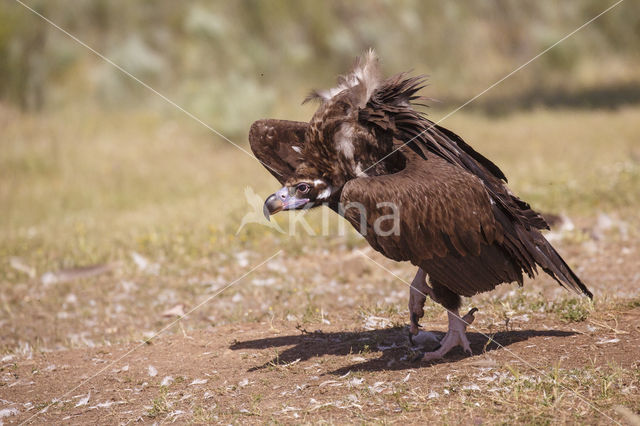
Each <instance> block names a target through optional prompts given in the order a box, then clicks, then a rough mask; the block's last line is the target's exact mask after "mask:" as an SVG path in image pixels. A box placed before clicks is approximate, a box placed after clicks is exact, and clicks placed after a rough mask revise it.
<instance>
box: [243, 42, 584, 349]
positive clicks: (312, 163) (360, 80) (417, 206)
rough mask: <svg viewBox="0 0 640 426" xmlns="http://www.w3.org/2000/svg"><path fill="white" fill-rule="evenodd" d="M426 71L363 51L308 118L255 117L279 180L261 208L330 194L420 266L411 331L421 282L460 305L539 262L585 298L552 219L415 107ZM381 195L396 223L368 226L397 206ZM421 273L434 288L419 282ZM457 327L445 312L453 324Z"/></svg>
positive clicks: (260, 148)
mask: <svg viewBox="0 0 640 426" xmlns="http://www.w3.org/2000/svg"><path fill="white" fill-rule="evenodd" d="M424 81H425V80H424V78H422V77H409V76H407V75H406V74H398V75H396V76H394V77H391V78H388V79H386V80H382V79H381V78H380V73H379V71H378V65H377V59H376V58H375V56H374V54H373V52H368V53H367V54H366V55H365V57H364V59H362V60H358V61H357V63H356V65H355V67H354V70H353V71H352V73H350V74H348V75H346V76H344V77H341V79H340V80H339V86H338V87H337V88H335V89H330V90H328V91H325V92H314V93H313V94H312V95H310V97H309V98H308V99H316V100H319V101H320V106H319V108H318V110H317V112H316V113H315V114H314V116H313V117H312V119H311V121H310V122H309V124H307V123H298V122H290V121H280V120H261V121H258V122H256V123H254V124H253V126H252V128H251V133H250V135H249V140H250V143H251V148H252V150H253V152H254V153H255V155H256V157H257V158H258V159H259V160H260V161H262V162H263V163H265V164H266V165H267V166H268V167H269V168H270V169H272V170H271V172H272V174H274V176H275V177H276V178H277V179H278V180H279V181H280V183H281V184H283V185H285V186H284V187H283V188H282V189H281V190H280V191H278V192H277V193H276V194H274V195H272V196H271V197H269V199H268V200H267V202H266V203H265V213H274V212H276V211H279V210H286V209H295V208H303V207H315V206H318V205H321V204H323V203H326V204H328V205H329V207H330V208H332V209H333V210H335V211H337V212H340V213H341V214H343V216H344V217H345V218H346V219H347V220H348V221H349V222H350V223H351V224H352V225H353V226H354V227H355V228H356V229H357V230H358V231H359V232H361V233H362V234H363V235H364V236H365V238H366V239H367V241H368V242H369V244H370V245H371V246H372V247H373V248H374V249H375V250H377V251H379V252H380V253H382V254H384V255H385V256H387V257H389V258H391V259H394V260H398V261H410V262H411V263H413V264H414V265H416V266H418V267H419V268H420V270H419V271H418V275H417V276H416V279H415V280H414V284H413V285H412V287H413V288H414V289H417V291H418V293H421V294H422V296H424V297H420V296H418V297H417V299H415V297H414V296H415V295H414V292H412V293H411V297H412V298H413V299H415V300H411V301H410V310H411V313H412V318H411V321H412V332H413V333H416V332H417V328H416V327H417V318H419V317H421V316H422V304H423V303H424V299H425V297H426V294H425V292H426V293H427V294H428V295H429V296H431V297H432V298H433V299H434V300H436V301H437V302H439V303H441V304H442V305H443V306H444V307H445V308H447V309H449V310H450V311H454V312H455V314H456V315H457V309H458V308H459V306H460V303H461V299H460V296H473V295H475V294H477V293H480V292H484V291H489V290H492V289H493V288H495V286H496V285H498V284H500V283H505V282H506V283H508V282H518V283H519V284H520V285H522V280H523V274H526V275H528V276H529V277H533V276H534V275H535V274H536V273H537V267H540V268H542V270H543V271H545V272H546V273H548V274H549V275H550V276H551V277H553V278H554V279H555V280H556V281H557V282H558V283H559V284H560V285H562V286H564V287H567V288H569V289H571V290H574V291H576V292H579V293H584V294H585V295H588V296H589V297H592V295H591V292H590V291H589V290H588V289H587V288H586V287H585V285H584V284H583V283H582V282H581V281H580V279H579V278H578V277H577V276H576V274H575V273H573V271H572V270H571V269H570V268H569V266H568V265H567V264H566V263H565V262H564V260H563V259H562V258H561V257H560V255H559V254H558V253H557V252H556V250H555V249H554V248H553V247H552V246H551V244H550V243H549V242H548V241H547V240H546V239H545V238H544V236H543V235H542V234H541V233H540V231H539V230H540V229H548V226H547V223H546V222H545V220H544V218H543V217H542V216H541V215H540V214H538V213H536V212H535V211H534V210H532V209H531V207H530V206H529V204H527V203H526V202H524V201H522V200H520V199H519V198H518V197H516V196H515V195H514V194H513V193H512V192H511V191H510V189H509V188H508V187H507V184H506V183H507V179H506V177H505V176H504V174H503V173H502V171H501V170H500V169H499V168H498V167H497V166H496V165H495V164H494V163H492V162H491V161H490V160H488V159H487V158H485V157H484V156H482V155H481V154H479V153H478V152H476V151H475V150H474V149H473V148H472V147H471V146H469V145H468V144H466V143H465V142H464V141H463V140H462V138H460V137H459V136H458V135H456V134H455V133H453V132H452V131H450V130H448V129H445V128H443V127H441V126H438V125H435V124H434V123H432V122H431V121H430V120H428V119H427V118H426V117H425V115H424V114H423V113H421V112H419V111H416V110H415V109H414V105H416V104H420V103H421V102H424V101H426V98H423V97H421V96H419V95H418V94H417V93H418V92H419V90H420V89H422V88H423V86H424ZM380 202H387V203H392V204H393V205H395V206H397V214H398V215H399V229H398V230H397V231H398V232H376V229H374V228H375V226H374V225H375V224H376V223H377V220H378V219H380V218H382V217H383V216H385V215H389V214H391V213H392V212H393V211H392V209H390V207H388V206H379V204H378V203H380ZM350 203H358V205H361V206H364V208H365V210H366V226H365V227H364V228H362V229H361V228H360V225H361V219H362V218H361V216H360V213H359V212H358V211H357V209H346V210H345V209H344V206H348V205H350ZM383 231H385V230H384V229H383ZM386 231H389V230H386ZM424 273H426V274H427V275H428V276H429V281H430V283H431V287H429V286H428V285H426V283H422V282H423V281H424ZM420 289H422V290H420ZM416 294H417V293H416ZM416 300H417V301H416ZM469 318H470V320H471V321H472V320H473V316H472V314H471V316H470V317H469ZM454 326H455V324H452V323H451V321H450V333H451V332H452V331H451V330H452V327H453V328H455V327H454ZM458 331H459V330H458ZM461 339H462V340H460V341H459V342H458V343H460V344H462V345H463V346H465V342H464V341H463V340H464V339H463V338H461ZM445 340H447V339H446V338H445ZM454 340H455V339H454ZM456 341H457V340H456ZM451 345H452V344H451V342H449V344H448V346H451ZM443 346H447V345H445V344H444V343H443ZM467 346H468V345H466V346H465V348H467ZM448 349H450V348H447V349H446V350H448ZM446 350H445V352H444V353H446ZM444 353H442V354H439V355H440V356H441V355H443V354H444ZM434 357H435V356H434Z"/></svg>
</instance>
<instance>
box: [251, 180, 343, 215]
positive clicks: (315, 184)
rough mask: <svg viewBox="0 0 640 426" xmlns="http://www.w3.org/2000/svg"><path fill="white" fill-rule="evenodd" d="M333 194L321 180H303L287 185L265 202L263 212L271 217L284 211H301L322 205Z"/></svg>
mask: <svg viewBox="0 0 640 426" xmlns="http://www.w3.org/2000/svg"><path fill="white" fill-rule="evenodd" d="M330 194H331V187H330V186H329V185H327V183H326V182H325V181H323V180H321V179H314V180H310V179H302V180H297V181H292V182H291V183H287V184H286V185H285V186H283V187H282V188H280V189H279V190H278V191H276V192H275V193H273V194H271V195H270V196H269V197H267V199H266V200H265V202H264V207H263V209H262V211H263V212H264V215H265V217H266V218H267V220H268V219H269V216H271V215H272V214H275V213H277V212H279V211H283V210H300V209H303V208H310V207H315V206H317V205H320V204H321V203H322V201H323V200H324V199H326V198H328V197H329V195H330Z"/></svg>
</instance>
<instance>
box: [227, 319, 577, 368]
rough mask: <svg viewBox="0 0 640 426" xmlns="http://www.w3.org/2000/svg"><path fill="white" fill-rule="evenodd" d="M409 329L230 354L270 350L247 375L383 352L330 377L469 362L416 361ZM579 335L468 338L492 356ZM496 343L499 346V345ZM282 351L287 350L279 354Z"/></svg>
mask: <svg viewBox="0 0 640 426" xmlns="http://www.w3.org/2000/svg"><path fill="white" fill-rule="evenodd" d="M407 330H408V328H407V327H394V328H386V329H382V330H371V331H351V332H336V333H324V332H322V331H315V332H306V331H303V332H302V333H301V334H296V335H288V336H277V337H268V338H264V339H256V340H247V341H236V342H234V343H233V344H232V345H231V346H230V347H229V348H230V349H231V350H242V349H271V351H272V352H275V354H276V355H275V356H274V357H273V359H271V361H268V362H266V363H264V364H263V365H260V366H256V367H252V368H250V369H249V370H248V371H257V370H261V369H264V368H267V367H269V366H273V365H284V364H288V363H291V362H297V361H298V360H300V361H306V360H309V359H311V358H314V357H321V356H323V355H339V356H347V355H354V357H355V356H360V357H361V358H362V357H363V356H362V355H364V356H365V357H366V354H367V353H368V352H378V351H382V355H381V356H379V357H378V358H374V359H368V360H367V361H365V362H356V363H355V364H352V365H349V366H346V367H343V368H340V369H338V370H335V371H331V372H329V374H339V375H342V374H345V373H347V372H348V371H359V370H361V371H362V370H364V371H380V370H405V369H414V368H420V367H426V366H429V365H431V364H442V363H451V362H457V361H459V360H461V359H464V358H467V357H468V355H467V354H465V353H464V352H463V351H462V349H461V348H459V347H458V348H454V349H453V350H452V351H451V352H449V353H448V354H447V355H446V356H445V358H444V359H441V360H437V361H431V362H430V363H426V362H420V361H419V360H416V357H419V355H420V353H421V352H420V350H421V349H416V348H415V347H414V348H411V347H410V346H409V342H408V338H407V336H408V331H407ZM432 333H433V334H434V335H436V336H437V337H438V338H439V339H440V338H442V337H443V336H444V333H443V332H440V331H432ZM575 334H577V333H575V332H572V331H562V330H510V331H500V332H497V333H495V334H493V335H492V336H491V337H492V340H491V341H489V339H487V337H485V336H484V335H483V334H481V333H474V332H467V337H468V339H469V342H470V343H471V350H472V351H473V353H474V354H482V353H485V352H491V351H494V350H496V349H500V348H501V347H507V346H509V345H512V344H514V343H518V342H522V341H524V340H528V339H531V338H534V337H568V336H573V335H575ZM496 342H497V343H496ZM281 347H287V348H286V349H284V350H280V349H279V348H281ZM437 347H438V344H437V343H436V342H432V343H431V345H430V346H429V345H425V346H424V351H432V350H435V349H437Z"/></svg>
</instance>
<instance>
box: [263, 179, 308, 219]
mask: <svg viewBox="0 0 640 426" xmlns="http://www.w3.org/2000/svg"><path fill="white" fill-rule="evenodd" d="M308 202H309V199H308V198H296V197H295V196H293V195H291V194H290V193H289V188H287V187H286V186H285V187H282V188H280V189H279V190H278V191H277V192H276V193H275V194H271V195H269V197H267V199H266V200H265V201H264V206H263V207H262V212H263V213H264V217H266V218H267V220H269V216H271V215H272V214H276V213H278V212H279V211H281V210H294V209H297V208H300V207H302V206H304V205H305V204H307V203H308Z"/></svg>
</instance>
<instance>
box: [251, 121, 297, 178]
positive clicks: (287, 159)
mask: <svg viewBox="0 0 640 426" xmlns="http://www.w3.org/2000/svg"><path fill="white" fill-rule="evenodd" d="M308 128H309V123H304V122H299V121H289V120H275V119H266V120H258V121H256V122H255V123H253V124H252V125H251V130H249V144H250V145H251V151H253V153H254V155H255V156H256V158H258V160H260V162H261V163H262V164H263V165H264V166H265V167H266V169H267V170H269V172H270V173H271V174H272V175H273V176H274V177H275V178H276V179H278V181H279V182H280V184H282V185H284V184H285V182H286V181H287V179H289V178H290V177H291V176H292V175H293V172H294V171H295V169H296V167H297V166H298V164H300V163H301V162H302V150H303V148H304V143H305V133H306V132H307V129H308Z"/></svg>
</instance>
